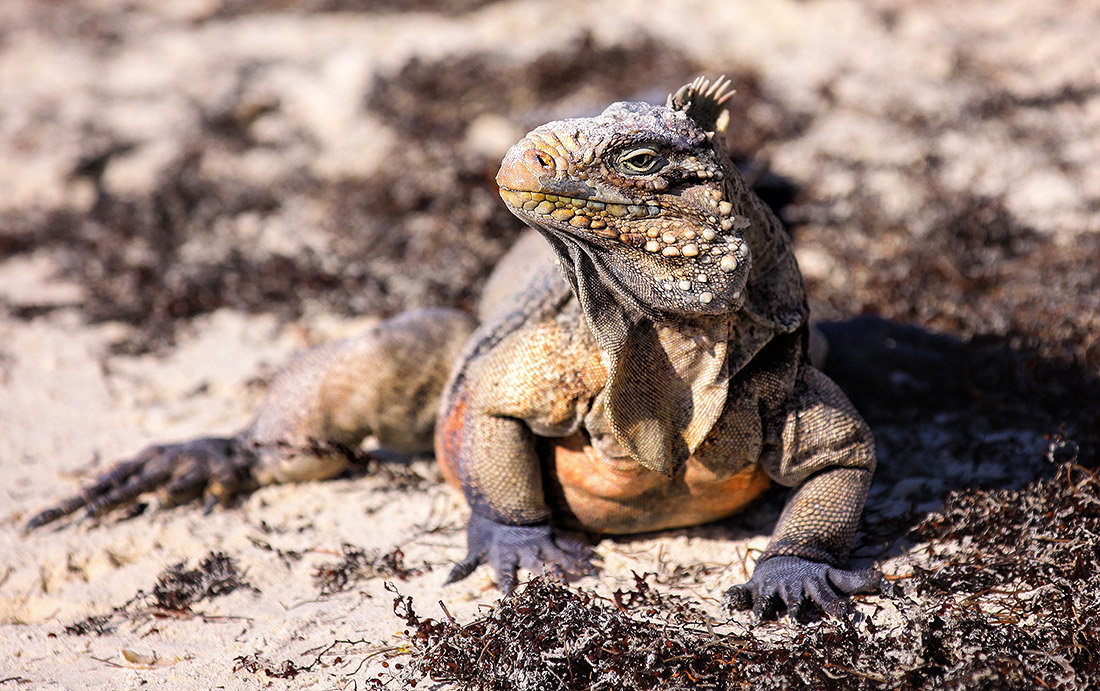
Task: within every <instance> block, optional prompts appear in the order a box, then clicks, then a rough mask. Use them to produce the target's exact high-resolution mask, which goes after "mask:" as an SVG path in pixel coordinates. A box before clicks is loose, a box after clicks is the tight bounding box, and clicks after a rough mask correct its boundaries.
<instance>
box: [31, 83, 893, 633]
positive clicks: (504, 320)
mask: <svg viewBox="0 0 1100 691" xmlns="http://www.w3.org/2000/svg"><path fill="white" fill-rule="evenodd" d="M726 86H728V82H722V80H719V82H717V83H715V84H713V85H712V84H710V83H709V82H708V81H706V80H702V79H699V80H696V81H695V82H692V83H691V84H689V85H686V86H685V87H683V88H682V89H680V90H679V91H678V92H677V93H676V94H675V95H673V96H671V97H670V98H669V101H668V104H667V105H664V106H652V105H649V104H644V103H616V104H613V105H612V106H610V107H609V108H608V109H607V110H605V111H604V112H603V113H602V114H600V115H598V116H595V117H591V118H577V119H570V120H562V121H557V122H552V123H549V124H547V125H543V126H542V127H539V128H537V129H535V130H534V131H532V132H531V133H529V134H528V135H527V136H526V137H525V138H524V139H523V140H522V141H521V142H519V143H518V144H516V145H515V146H514V147H513V148H512V149H511V150H510V151H509V152H508V154H507V156H506V157H505V159H504V162H503V164H502V166H501V170H500V173H499V174H498V177H497V181H498V183H499V185H500V194H501V197H502V198H503V200H504V201H505V203H506V204H507V205H508V206H509V208H510V209H511V210H512V211H513V213H515V214H516V215H517V216H518V217H519V218H521V219H522V220H523V221H524V222H526V223H527V224H528V225H530V226H531V227H533V228H534V229H535V230H537V231H538V232H539V235H541V237H539V236H538V235H535V234H531V235H530V236H528V237H525V238H524V239H522V240H521V241H520V242H519V243H518V244H517V246H516V247H515V248H514V249H513V250H512V251H511V252H509V254H508V255H507V256H506V257H505V258H504V259H503V260H502V261H501V263H500V265H499V266H498V268H497V270H496V271H495V272H494V275H493V276H492V277H491V278H490V281H489V284H488V287H487V289H486V295H485V297H484V299H483V302H482V305H481V310H480V314H479V317H480V326H478V327H477V328H476V330H475V329H474V324H473V323H472V320H471V319H470V318H469V317H467V316H465V315H462V314H461V313H458V312H454V311H448V310H433V311H425V312H418V313H411V314H408V315H404V316H400V317H397V318H395V319H393V320H390V321H388V322H384V323H383V324H382V325H380V326H379V327H377V328H376V329H373V330H371V331H370V332H369V333H367V334H365V335H363V336H362V337H360V338H356V339H351V340H348V341H342V342H339V343H335V344H329V345H327V346H322V347H320V348H317V349H314V350H313V351H310V352H308V353H306V354H304V355H303V356H300V357H299V358H297V359H296V360H295V361H293V362H292V363H291V364H290V365H289V366H288V367H287V369H286V370H285V371H284V372H283V373H281V374H280V376H279V377H278V378H277V379H276V381H275V382H274V383H273V385H272V389H271V392H270V393H269V397H268V399H267V401H266V402H265V403H264V405H263V406H262V407H261V409H260V410H259V411H258V413H257V416H256V419H255V420H254V421H253V423H252V424H251V425H250V426H249V427H248V428H247V429H246V430H244V431H242V432H241V433H240V434H239V435H237V436H236V437H233V438H231V439H219V440H213V439H204V440H196V441H194V442H187V443H184V444H178V445H169V446H160V447H152V448H150V449H147V450H146V451H145V452H143V453H142V454H141V455H139V456H138V457H137V458H136V459H134V460H133V461H130V462H128V463H125V464H122V465H121V466H119V467H118V468H116V469H115V470H113V471H111V472H110V473H108V474H107V475H106V476H104V477H103V478H101V479H100V481H99V482H97V483H96V485H94V486H93V487H92V488H90V489H89V490H87V491H86V492H84V493H82V494H81V495H79V496H78V497H74V498H72V499H70V500H68V501H66V502H64V503H63V504H61V505H60V506H58V507H56V508H54V509H50V510H48V511H46V512H43V513H42V514H40V515H39V516H38V517H36V518H35V519H33V520H32V521H31V526H32V527H33V526H35V525H41V524H43V523H46V522H49V521H51V520H54V519H56V518H58V517H60V516H61V515H64V514H66V513H70V512H72V511H75V510H77V509H79V508H81V507H83V506H87V507H88V509H89V510H90V511H92V512H94V513H99V512H103V511H106V510H108V509H110V508H112V507H114V506H116V505H119V504H121V503H124V502H126V501H129V500H131V499H133V498H134V497H136V496H137V495H138V494H140V493H141V492H144V491H147V490H150V489H153V488H161V489H162V491H163V492H165V493H166V494H167V495H168V496H169V498H170V499H182V498H185V497H186V496H189V495H194V494H196V493H199V492H205V494H206V495H207V496H208V504H211V503H212V500H214V499H223V500H224V499H225V498H226V497H228V496H229V495H231V494H232V493H234V492H235V491H238V490H239V489H241V488H243V487H247V486H249V485H254V484H257V483H260V484H262V483H267V482H285V481H293V480H299V479H312V478H320V477H328V476H331V475H333V474H335V473H336V472H339V470H340V469H341V468H342V467H343V465H344V463H345V460H344V457H343V456H342V454H341V453H339V451H338V450H336V449H334V448H333V443H334V444H336V445H354V444H357V443H359V441H360V440H362V439H363V438H364V437H365V436H368V435H371V434H373V435H375V436H377V437H378V438H379V440H380V442H382V443H383V445H388V446H391V447H395V448H397V449H398V450H408V451H411V450H418V449H422V448H425V447H428V446H430V443H431V441H430V440H431V435H432V427H433V424H432V423H433V419H434V417H435V416H434V414H433V413H434V411H435V410H436V409H437V406H438V410H439V415H438V424H436V425H435V431H434V435H435V449H436V454H437V457H438V458H439V460H440V462H441V465H442V467H443V471H444V475H445V476H446V477H447V478H448V480H449V481H451V482H452V483H453V484H455V485H456V486H458V487H459V488H460V489H461V491H462V492H463V494H464V496H465V498H466V500H467V503H468V504H469V506H470V509H471V517H470V522H469V525H468V529H467V538H468V546H469V553H468V556H467V557H466V559H464V560H463V561H462V562H461V563H459V564H458V565H457V566H456V567H455V568H454V570H453V571H452V573H451V580H454V579H457V578H462V577H464V576H466V575H468V574H469V573H470V572H471V571H473V570H474V569H475V568H476V567H477V566H478V565H479V564H481V563H485V562H488V563H490V564H491V565H492V566H493V568H494V569H495V571H496V574H497V579H498V583H499V584H500V586H501V588H502V589H503V590H505V591H508V590H511V588H512V586H513V585H514V582H515V576H516V571H517V569H518V567H520V566H522V567H525V568H528V569H531V570H545V569H552V570H564V571H571V572H584V571H587V569H588V568H589V559H590V556H591V553H590V550H589V549H588V547H587V546H586V545H584V544H583V543H581V542H579V541H577V540H576V539H574V538H571V537H568V536H566V535H563V534H562V533H560V532H559V530H560V529H563V528H564V529H581V530H586V531H589V532H594V533H634V532H642V531H651V530H658V529H663V528H671V527H678V526H687V525H695V524H699V523H703V522H707V521H712V520H715V519H718V518H722V517H725V516H728V515H731V514H733V513H736V512H737V511H739V510H741V509H742V508H744V506H745V505H746V504H747V503H749V502H750V501H752V500H753V499H754V498H756V497H757V496H758V495H759V494H760V493H761V492H763V491H764V490H765V489H766V488H767V487H768V486H769V485H770V484H771V483H772V482H773V481H774V482H778V483H780V484H782V485H787V486H789V487H792V488H794V491H793V493H792V495H791V498H790V499H789V501H788V503H787V506H786V508H785V510H784V511H783V514H782V516H781V517H780V519H779V523H778V525H777V526H776V529H775V533H774V535H773V537H772V540H771V542H770V544H769V546H768V548H767V550H766V551H765V553H764V554H763V555H762V556H761V558H760V560H759V562H758V565H757V568H756V571H755V573H754V574H753V577H752V579H751V580H750V581H749V583H747V584H746V585H744V586H735V587H734V588H731V589H730V591H729V592H728V593H727V597H728V603H729V604H731V605H733V606H735V607H739V608H743V607H748V606H753V607H754V609H755V611H756V614H757V615H758V616H761V615H764V614H767V613H768V611H769V610H770V609H771V608H773V607H774V606H775V603H776V599H777V598H779V599H781V600H782V601H783V602H785V603H786V605H787V606H788V608H790V609H791V611H792V614H798V613H799V612H798V610H800V609H802V608H803V607H804V606H805V604H806V603H807V602H809V601H813V602H815V603H817V605H819V606H821V607H822V608H825V609H830V608H833V607H837V606H839V604H840V603H841V602H842V601H841V599H840V593H851V592H856V591H859V590H864V589H867V588H869V587H873V586H874V584H875V583H876V580H877V575H876V574H874V573H873V572H871V571H861V572H854V571H845V570H843V569H842V568H841V567H842V566H843V564H844V562H845V561H846V560H847V554H848V550H849V548H850V543H851V540H852V536H853V533H854V531H855V528H856V525H857V523H858V521H859V516H860V513H861V512H862V508H863V503H864V500H865V498H866V495H867V489H868V486H869V484H870V479H871V474H872V472H873V469H874V465H875V456H874V449H873V444H872V440H871V435H870V432H869V431H868V429H867V426H866V425H865V424H864V423H863V421H862V420H861V419H860V417H859V416H858V414H857V413H856V412H855V410H854V409H853V408H852V406H851V404H850V403H849V402H848V400H847V398H846V397H845V396H844V394H843V393H841V392H840V390H839V389H838V388H837V387H836V386H835V385H834V384H833V383H832V382H831V381H830V380H829V379H828V378H827V377H825V376H824V375H823V374H821V373H820V372H818V371H817V370H815V369H814V368H813V367H812V366H810V365H809V363H808V362H807V359H806V333H807V326H806V307H805V296H804V292H803V287H802V281H801V277H800V275H799V272H798V268H797V265H796V263H795V260H794V256H793V254H792V252H791V248H790V241H789V238H788V236H787V234H786V232H785V231H784V229H783V228H782V227H781V225H780V224H779V222H778V221H777V220H776V219H775V217H774V216H773V215H772V214H771V212H770V211H769V210H768V209H767V207H765V206H764V204H763V203H761V202H760V200H759V199H757V198H756V196H755V195H754V194H753V193H752V192H751V191H750V190H749V189H748V187H747V186H746V184H745V182H744V181H743V180H742V178H741V177H740V175H739V174H738V173H737V171H736V169H735V168H734V167H733V166H732V164H731V163H730V161H729V159H728V157H727V156H726V155H725V152H724V151H723V148H722V138H723V133H724V130H725V127H726V124H727V121H728V115H727V113H726V110H725V109H724V107H723V103H724V101H725V100H726V98H728V96H729V92H727V90H726ZM447 372H450V375H449V378H448V377H447Z"/></svg>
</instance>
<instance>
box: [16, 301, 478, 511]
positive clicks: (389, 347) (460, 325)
mask: <svg viewBox="0 0 1100 691" xmlns="http://www.w3.org/2000/svg"><path fill="white" fill-rule="evenodd" d="M474 326H475V325H474V320H473V318H471V317H470V316H469V315H466V314H464V313H462V312H459V311H457V310H442V309H435V310H421V311H416V312H409V313H406V314H402V315H399V316H397V317H394V318H392V319H388V320H386V321H384V322H382V323H381V324H379V325H378V326H376V327H374V328H372V329H370V330H369V331H367V332H366V333H364V334H362V335H361V336H357V337H354V338H349V339H346V340H342V341H335V342H332V343H326V344H324V345H321V346H318V347H316V348H313V349H311V350H308V351H306V352H304V353H302V354H301V355H298V356H297V357H295V358H294V359H293V360H291V361H290V363H288V364H287V366H286V367H285V368H283V370H282V371H281V372H279V374H278V375H277V376H276V377H275V379H274V381H272V383H271V387H270V390H269V391H268V395H267V398H266V399H265V400H264V402H263V403H262V404H261V405H260V407H259V409H258V410H257V411H256V416H255V418H254V419H253V421H252V422H251V424H249V426H248V427H246V428H245V429H244V430H242V431H241V432H240V433H238V434H237V435H235V436H233V437H230V438H200V439H194V440H190V441H185V442H182V443H178V444H159V445H154V446H149V447H147V448H145V449H143V450H142V451H140V452H139V453H138V454H137V455H136V456H134V457H133V458H131V459H128V460H126V461H123V462H120V463H118V464H116V465H115V466H114V467H113V468H111V469H110V470H109V471H107V472H106V473H104V474H103V475H101V476H100V477H99V478H97V479H96V481H95V482H93V483H92V484H91V485H90V486H89V487H88V488H86V489H85V490H83V491H82V492H80V493H78V494H75V495H73V496H71V497H69V498H67V499H65V500H64V501H62V502H60V503H58V504H57V505H56V506H53V507H51V508H49V509H47V510H45V511H43V512H41V513H39V514H38V515H36V516H35V517H33V518H32V519H31V520H30V521H29V522H28V523H27V528H28V529H33V528H36V527H38V526H42V525H45V524H47V523H51V522H53V521H56V520H57V519H59V518H62V517H64V516H67V515H69V514H72V513H75V512H77V511H80V510H81V509H84V510H86V511H87V512H88V513H89V514H92V515H101V514H104V513H107V512H108V511H110V510H112V509H114V508H117V507H120V506H124V505H126V504H130V503H133V502H134V501H135V500H137V499H138V498H139V497H140V496H141V495H143V494H145V493H148V492H153V491H156V492H159V493H160V494H161V495H162V498H163V499H164V501H165V502H166V503H169V504H175V503H180V502H182V501H188V500H191V499H193V498H195V497H197V496H199V495H203V496H204V497H205V501H206V506H207V509H210V508H212V507H213V505H214V504H215V503H225V502H226V501H228V500H229V499H230V498H231V497H232V496H233V495H235V494H237V493H239V492H241V491H245V490H248V489H251V488H253V487H255V486H257V485H264V484H271V483H277V482H297V481H303V480H321V479H325V478H329V477H332V476H333V475H336V474H337V473H339V472H340V471H341V470H343V468H344V467H345V466H346V465H347V462H348V455H347V449H348V448H349V447H355V446H357V445H358V444H359V443H360V442H361V441H362V440H363V439H364V438H366V437H367V436H370V435H374V436H375V437H377V439H378V440H379V442H380V443H381V445H382V446H385V447H387V448H390V449H393V450H395V451H400V452H404V453H416V452H422V451H430V450H431V448H432V436H433V430H434V422H435V416H436V412H437V411H436V409H437V408H438V405H439V397H440V394H441V393H442V391H443V387H444V385H445V383H446V381H447V376H448V374H449V372H450V369H451V367H452V365H453V364H454V363H455V361H456V360H457V359H458V357H459V353H460V352H461V350H462V348H463V346H464V344H465V342H466V340H467V339H468V338H469V336H470V334H471V333H472V332H473V329H474Z"/></svg>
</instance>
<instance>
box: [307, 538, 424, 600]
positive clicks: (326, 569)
mask: <svg viewBox="0 0 1100 691" xmlns="http://www.w3.org/2000/svg"><path fill="white" fill-rule="evenodd" d="M341 551H342V552H343V558H342V559H341V560H340V561H338V562H334V563H328V564H322V565H321V566H318V567H317V568H316V569H315V570H314V572H313V584H314V586H316V587H317V589H318V590H319V591H320V593H321V595H332V594H333V593H339V592H341V591H344V590H347V589H349V588H350V587H351V586H352V585H354V584H355V583H358V582H360V581H365V580H367V579H369V578H396V579H398V580H402V581H405V580H408V579H409V578H411V577H413V576H418V575H420V574H421V573H423V572H424V567H423V566H412V567H410V566H407V565H406V564H405V553H404V552H402V551H401V548H400V547H394V548H393V549H391V550H390V551H388V552H382V551H380V550H379V551H375V550H364V549H362V548H361V547H356V546H355V545H351V544H347V543H345V544H344V545H343V546H342V547H341Z"/></svg>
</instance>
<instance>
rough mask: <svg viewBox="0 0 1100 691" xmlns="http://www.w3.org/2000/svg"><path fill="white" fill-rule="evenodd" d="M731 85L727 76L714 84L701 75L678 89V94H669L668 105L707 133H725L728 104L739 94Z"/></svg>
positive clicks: (727, 120)
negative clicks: (732, 97)
mask: <svg viewBox="0 0 1100 691" xmlns="http://www.w3.org/2000/svg"><path fill="white" fill-rule="evenodd" d="M731 83H732V82H731V81H730V80H729V79H727V78H726V76H725V75H722V76H720V77H718V78H717V79H715V80H714V82H713V83H712V82H711V81H710V80H709V79H707V78H706V77H704V76H702V75H699V76H698V77H696V78H695V79H693V80H692V81H691V83H689V84H685V85H683V86H681V87H680V88H679V89H677V90H676V93H673V94H669V96H668V102H667V104H666V105H667V106H668V107H669V108H672V109H673V110H680V111H683V112H684V113H685V114H687V115H688V117H690V118H691V119H692V120H695V122H697V123H699V126H700V127H702V128H703V129H704V130H706V131H707V132H719V133H721V132H724V131H725V130H726V125H727V124H728V123H729V117H730V116H729V111H728V110H727V109H726V102H727V101H729V99H730V97H731V96H733V95H734V94H735V93H737V92H736V91H735V90H734V89H731V88H730V84H731Z"/></svg>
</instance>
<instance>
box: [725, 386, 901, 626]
mask: <svg viewBox="0 0 1100 691" xmlns="http://www.w3.org/2000/svg"><path fill="white" fill-rule="evenodd" d="M778 445H779V448H778V449H774V453H772V454H770V455H769V456H768V457H766V458H765V459H764V461H763V463H764V467H765V469H766V470H767V471H768V473H769V474H770V475H771V476H772V478H773V479H775V480H776V481H777V482H779V483H781V484H784V485H788V486H793V487H797V489H796V490H795V492H794V494H793V495H792V496H791V498H790V499H789V500H788V501H787V506H786V507H785V508H784V510H783V513H782V515H781V516H780V518H779V522H778V524H777V525H776V528H775V532H774V534H773V536H772V540H771V543H770V544H769V545H768V548H767V550H765V552H764V554H763V555H762V556H761V558H760V560H759V561H758V562H757V564H756V569H755V571H754V572H753V575H752V578H751V579H749V581H748V582H747V583H745V584H743V585H737V586H734V587H732V588H730V589H729V590H728V591H727V592H726V596H725V600H724V602H725V604H726V606H727V607H730V608H733V609H748V608H750V607H751V608H752V609H753V614H754V616H755V618H756V619H757V620H758V621H759V620H761V619H765V618H767V617H769V616H771V615H773V614H774V613H775V611H776V610H777V608H778V606H779V603H782V604H784V605H785V606H786V607H787V610H788V612H789V613H790V615H791V617H792V618H794V619H801V618H802V617H803V616H804V614H805V612H806V607H807V605H808V604H809V603H811V602H812V603H814V604H816V605H817V606H818V607H819V608H820V609H821V610H822V611H824V612H826V613H828V614H833V615H836V614H841V613H843V611H844V610H845V609H846V608H847V606H848V603H847V600H845V599H844V598H843V597H842V595H851V594H854V593H858V592H867V591H873V590H875V589H876V588H877V587H878V586H879V584H880V582H881V576H880V575H879V574H878V572H877V571H875V570H874V569H863V570H846V569H842V568H840V566H841V565H842V564H844V563H845V562H846V561H847V559H848V551H849V549H850V548H851V543H852V537H853V535H854V534H855V531H856V527H857V526H858V524H859V517H860V514H861V513H862V512H863V504H864V502H865V500H866V499H867V491H868V489H869V488H870V485H871V475H872V474H873V472H874V468H875V451H874V443H873V441H872V437H871V432H870V430H869V429H868V428H867V425H866V423H864V422H863V420H862V418H860V416H859V414H858V413H856V411H855V409H854V408H853V407H852V404H851V403H850V402H849V401H848V399H847V397H846V396H845V395H844V393H843V392H841V390H840V389H839V387H837V386H836V384H834V383H833V382H832V381H831V380H830V379H829V378H828V377H826V376H825V375H824V374H821V373H820V372H818V371H817V370H816V369H814V368H812V367H809V366H803V367H802V368H801V369H800V370H799V376H798V380H797V382H796V385H795V389H794V392H793V395H792V397H791V401H790V405H789V410H788V413H787V415H786V418H785V422H784V425H783V429H782V433H781V435H780V439H779V440H778Z"/></svg>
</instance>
